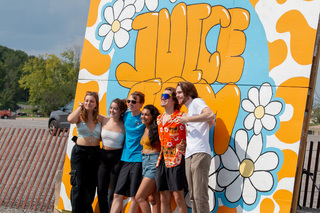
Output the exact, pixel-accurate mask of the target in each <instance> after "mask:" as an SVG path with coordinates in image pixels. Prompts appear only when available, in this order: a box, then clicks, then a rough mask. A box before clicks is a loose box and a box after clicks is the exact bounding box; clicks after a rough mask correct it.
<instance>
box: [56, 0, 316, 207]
mask: <svg viewBox="0 0 320 213" xmlns="http://www.w3.org/2000/svg"><path fill="white" fill-rule="evenodd" d="M319 11H320V1H319V0H309V1H308V0H180V1H179V0H161V1H160V0H116V1H111V0H91V4H90V9H89V16H88V22H87V28H86V34H85V40H84V46H83V52H82V57H81V67H80V72H79V78H78V85H77V91H76V95H75V107H77V103H78V102H79V101H82V100H83V97H84V95H85V92H86V91H97V92H99V97H100V113H101V114H103V115H107V110H108V107H109V105H110V103H111V101H112V100H113V99H115V98H127V96H128V94H130V93H131V92H133V91H141V92H143V93H144V94H145V95H146V101H145V104H154V105H155V106H157V107H158V109H160V110H163V109H161V107H160V96H161V94H162V92H163V90H164V88H166V87H167V86H173V87H176V84H177V82H179V81H190V82H192V83H194V84H195V86H196V88H197V90H198V93H199V95H200V96H201V98H203V99H204V100H205V101H206V103H207V104H208V106H210V108H211V109H212V110H213V111H214V112H215V113H216V115H217V116H216V123H217V125H216V127H215V128H212V129H211V131H210V141H211V148H212V161H211V167H210V174H209V177H208V178H209V187H208V192H209V195H210V200H209V202H210V208H211V212H279V211H281V212H289V211H290V207H291V203H292V196H293V186H294V179H295V173H296V166H297V160H298V151H299V146H300V138H301V131H302V126H303V119H304V111H305V107H306V99H307V93H308V86H309V80H310V72H311V63H312V59H313V52H314V46H315V37H316V31H317V26H318V19H319ZM183 110H184V111H185V112H186V108H183ZM76 134H77V132H76V127H75V125H71V131H70V138H71V137H72V136H73V135H76ZM72 147H73V142H72V141H71V140H69V143H68V148H67V152H66V161H65V165H64V171H63V178H62V183H61V192H60V198H59V206H58V208H59V209H63V210H69V211H70V210H71V205H70V189H71V186H70V176H69V172H70V155H71V149H72ZM186 202H187V205H188V206H189V211H190V212H191V208H190V207H191V206H190V201H189V199H188V194H186ZM96 203H97V200H95V203H94V207H96ZM124 203H125V207H124V210H123V211H124V212H127V211H128V206H129V204H130V200H129V199H126V200H125V201H124ZM172 205H173V206H172V209H175V206H174V204H172ZM97 212H98V210H97Z"/></svg>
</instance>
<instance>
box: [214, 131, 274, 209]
mask: <svg viewBox="0 0 320 213" xmlns="http://www.w3.org/2000/svg"><path fill="white" fill-rule="evenodd" d="M247 141H248V134H247V132H246V131H244V130H238V131H237V132H236V135H235V150H233V149H232V148H231V147H229V148H228V149H227V151H226V152H225V153H224V154H223V155H221V161H222V164H223V168H222V169H221V170H219V172H218V175H217V182H218V185H219V186H220V187H223V188H226V189H225V197H226V199H227V200H228V201H229V202H231V203H235V202H237V201H238V200H240V198H241V197H242V199H243V201H244V202H245V203H246V204H247V205H252V204H254V203H255V202H256V200H257V191H260V192H267V191H270V190H271V189H272V187H273V184H274V178H273V176H272V174H271V172H270V171H272V170H274V169H276V168H277V166H278V164H279V157H278V155H277V154H276V153H275V152H271V151H270V152H265V153H263V154H261V152H262V146H263V142H262V136H261V134H259V135H253V136H252V138H251V139H250V142H249V143H248V142H247Z"/></svg>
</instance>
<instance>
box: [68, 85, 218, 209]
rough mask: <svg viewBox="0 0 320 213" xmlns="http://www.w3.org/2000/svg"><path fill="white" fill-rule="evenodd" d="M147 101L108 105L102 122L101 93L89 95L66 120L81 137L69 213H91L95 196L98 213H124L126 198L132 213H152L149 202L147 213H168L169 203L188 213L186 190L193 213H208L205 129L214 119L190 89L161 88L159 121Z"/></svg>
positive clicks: (133, 97) (134, 98)
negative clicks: (185, 111) (74, 126)
mask: <svg viewBox="0 0 320 213" xmlns="http://www.w3.org/2000/svg"><path fill="white" fill-rule="evenodd" d="M144 102H145V96H144V94H143V93H141V92H139V91H135V92H133V93H131V94H130V96H129V98H128V99H127V100H121V99H118V98H117V99H115V100H113V101H112V102H111V104H110V107H109V116H108V117H105V116H102V115H100V114H99V97H98V94H97V93H96V92H87V93H86V95H85V99H84V102H83V103H79V107H78V108H77V109H75V110H74V111H73V112H72V113H71V114H70V115H69V116H68V121H69V122H70V123H74V124H76V125H77V132H78V138H77V140H76V144H75V145H74V147H73V149H72V153H71V172H70V175H71V179H70V181H71V185H72V188H71V196H70V200H71V205H72V212H75V213H76V212H93V210H92V203H93V200H94V197H95V192H96V189H97V194H98V202H99V209H100V212H101V213H104V212H112V213H118V212H121V210H122V208H123V199H124V196H126V197H130V198H131V203H130V209H129V212H137V211H138V209H139V207H140V209H141V210H142V212H151V208H150V203H151V206H152V212H155V213H157V212H162V213H169V212H172V210H171V197H172V196H173V198H174V200H175V203H176V204H177V208H178V210H179V212H180V213H182V212H183V213H185V212H188V208H187V205H186V203H185V199H184V193H185V191H187V190H189V194H190V201H191V203H192V212H196V213H199V212H205V213H208V212H209V211H210V210H209V202H208V201H209V196H208V175H209V168H210V162H211V149H210V144H209V130H210V128H211V126H212V125H215V114H214V113H213V112H212V110H211V109H210V108H209V107H208V106H207V105H206V103H205V102H204V100H203V99H201V98H199V96H198V93H197V90H196V88H195V86H194V85H193V84H192V83H190V82H179V83H178V84H177V87H176V88H173V87H167V88H165V90H164V92H163V93H162V94H161V107H163V108H164V113H162V114H160V113H159V110H158V109H157V108H156V107H155V106H153V105H145V106H144V107H143V105H144ZM182 105H185V106H186V107H187V109H188V112H187V113H183V112H181V111H180V108H181V106H182ZM142 107H143V109H142ZM127 108H128V110H127ZM100 141H102V145H103V146H102V149H101V148H100Z"/></svg>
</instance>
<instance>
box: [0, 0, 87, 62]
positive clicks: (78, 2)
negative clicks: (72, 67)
mask: <svg viewBox="0 0 320 213" xmlns="http://www.w3.org/2000/svg"><path fill="white" fill-rule="evenodd" d="M89 6H90V0H0V29H1V30H0V45H3V46H6V47H8V48H11V49H14V50H22V51H24V52H26V53H27V54H28V55H34V56H39V55H45V54H46V53H48V54H55V55H56V56H60V53H62V52H64V51H65V50H67V49H68V48H73V47H75V46H80V47H81V48H82V45H83V41H84V35H85V30H86V24H87V17H88V12H89Z"/></svg>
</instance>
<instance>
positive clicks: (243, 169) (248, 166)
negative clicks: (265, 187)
mask: <svg viewBox="0 0 320 213" xmlns="http://www.w3.org/2000/svg"><path fill="white" fill-rule="evenodd" d="M253 170H254V164H253V162H252V161H251V160H249V159H245V160H243V161H242V162H241V164H240V167H239V172H240V174H241V175H242V176H243V177H246V178H248V177H250V176H251V175H252V174H253Z"/></svg>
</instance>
